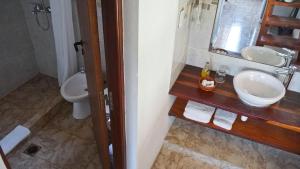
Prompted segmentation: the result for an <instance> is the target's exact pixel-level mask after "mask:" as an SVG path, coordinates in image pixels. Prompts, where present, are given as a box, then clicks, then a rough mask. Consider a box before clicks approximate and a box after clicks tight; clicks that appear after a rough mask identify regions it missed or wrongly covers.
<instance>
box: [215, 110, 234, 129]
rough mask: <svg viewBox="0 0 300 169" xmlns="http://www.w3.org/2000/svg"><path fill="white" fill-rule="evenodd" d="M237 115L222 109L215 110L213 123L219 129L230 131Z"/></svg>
mask: <svg viewBox="0 0 300 169" xmlns="http://www.w3.org/2000/svg"><path fill="white" fill-rule="evenodd" d="M236 117H237V115H236V114H234V113H231V112H228V111H225V110H222V109H217V111H216V113H215V116H214V121H213V123H214V124H215V125H217V126H219V127H222V128H225V129H226V130H231V128H232V125H233V123H234V122H235V120H236Z"/></svg>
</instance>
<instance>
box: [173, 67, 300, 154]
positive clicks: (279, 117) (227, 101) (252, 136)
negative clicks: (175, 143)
mask: <svg viewBox="0 0 300 169" xmlns="http://www.w3.org/2000/svg"><path fill="white" fill-rule="evenodd" d="M200 71H201V69H200V68H198V67H194V66H190V65H186V66H185V67H184V69H183V71H182V72H181V73H180V75H179V77H178V79H177V80H176V81H175V83H174V85H173V87H172V88H171V90H170V94H172V95H174V96H177V98H176V100H175V102H174V104H173V106H172V108H171V110H170V112H169V115H170V116H175V117H177V118H180V119H184V120H189V119H186V118H185V117H184V116H183V113H184V109H185V106H186V104H187V102H188V100H192V101H196V102H200V103H203V104H207V105H210V106H214V107H217V108H221V109H224V110H227V111H231V112H233V113H237V114H239V115H245V116H248V117H249V118H248V120H247V121H246V122H242V121H241V120H240V118H238V119H237V120H236V122H235V123H234V125H233V129H232V130H230V131H227V130H225V129H222V128H220V127H218V126H215V125H214V124H213V123H212V122H210V123H208V124H204V123H200V122H196V123H198V124H200V125H203V126H206V127H209V128H213V129H216V130H220V131H222V132H226V133H229V134H233V135H236V136H239V137H243V138H246V139H249V140H253V141H256V142H259V143H262V144H266V145H270V146H273V147H276V148H279V149H282V150H286V151H289V152H292V153H296V154H300V144H299V143H300V132H299V130H298V129H300V128H299V127H300V94H299V93H295V92H290V91H287V94H286V96H285V97H284V98H283V99H282V100H281V101H280V102H278V103H276V104H274V105H272V106H270V107H268V108H254V107H250V106H247V105H245V104H243V103H242V102H241V101H240V100H239V98H238V96H237V94H236V93H235V91H234V88H233V84H232V79H233V77H232V76H227V78H226V82H225V83H223V84H219V85H218V86H217V87H216V89H215V90H214V91H213V92H205V91H202V90H200V89H199V88H198V80H199V72H200ZM189 121H192V120H189ZM194 122H195V121H194ZM270 122H271V123H270ZM272 122H274V123H272ZM277 123H278V124H283V125H274V124H277ZM286 126H291V127H286ZM295 128H296V130H295Z"/></svg>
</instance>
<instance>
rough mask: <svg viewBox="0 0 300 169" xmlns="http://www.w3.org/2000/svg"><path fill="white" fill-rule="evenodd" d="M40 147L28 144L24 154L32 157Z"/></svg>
mask: <svg viewBox="0 0 300 169" xmlns="http://www.w3.org/2000/svg"><path fill="white" fill-rule="evenodd" d="M41 148H42V147H41V146H38V145H35V144H30V145H29V146H28V147H27V148H26V149H25V151H24V153H25V154H27V155H30V156H32V157H33V156H34V155H35V154H36V153H37V152H39V150H40V149H41Z"/></svg>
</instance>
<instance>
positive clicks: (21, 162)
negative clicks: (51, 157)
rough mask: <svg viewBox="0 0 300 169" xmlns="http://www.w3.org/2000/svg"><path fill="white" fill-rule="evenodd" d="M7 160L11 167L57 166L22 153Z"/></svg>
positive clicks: (39, 168)
mask: <svg viewBox="0 0 300 169" xmlns="http://www.w3.org/2000/svg"><path fill="white" fill-rule="evenodd" d="M8 162H9V164H10V166H11V168H12V169H58V168H57V166H55V165H54V164H52V163H50V162H48V161H46V160H42V159H39V158H34V157H31V156H29V155H26V154H23V153H19V154H18V155H15V156H12V157H10V158H8Z"/></svg>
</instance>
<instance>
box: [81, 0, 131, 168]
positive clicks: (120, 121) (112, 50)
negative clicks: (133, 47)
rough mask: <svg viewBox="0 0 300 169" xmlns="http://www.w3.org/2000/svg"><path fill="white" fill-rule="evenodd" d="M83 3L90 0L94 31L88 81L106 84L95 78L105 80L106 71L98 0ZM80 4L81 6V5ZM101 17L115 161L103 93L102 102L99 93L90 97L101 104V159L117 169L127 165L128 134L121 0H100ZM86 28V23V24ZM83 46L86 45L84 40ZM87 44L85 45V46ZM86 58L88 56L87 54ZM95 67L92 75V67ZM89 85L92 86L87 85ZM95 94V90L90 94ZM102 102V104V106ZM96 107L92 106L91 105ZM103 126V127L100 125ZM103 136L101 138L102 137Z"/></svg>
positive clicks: (97, 124)
mask: <svg viewBox="0 0 300 169" xmlns="http://www.w3.org/2000/svg"><path fill="white" fill-rule="evenodd" d="M79 1H80V2H81V3H84V4H87V6H86V7H87V8H88V9H87V13H88V14H87V16H85V17H86V18H85V19H86V20H89V21H88V26H87V27H88V29H90V31H91V33H92V35H91V34H90V35H88V36H89V37H90V42H88V43H91V44H88V45H90V46H91V50H92V51H93V53H92V55H93V56H92V58H90V59H94V60H95V62H88V67H87V66H86V70H87V72H86V73H87V80H88V85H91V87H95V86H93V85H98V88H103V86H102V85H103V84H99V83H94V82H99V81H102V82H103V75H102V74H101V70H102V69H101V64H99V63H101V61H100V48H99V38H98V37H99V32H98V20H97V5H96V4H97V3H96V0H87V1H85V2H82V1H81V0H79ZM78 7H79V8H80V6H78ZM101 9H102V20H103V34H104V48H105V60H106V77H107V80H106V82H107V87H108V98H109V99H108V100H109V103H110V116H111V142H112V146H113V160H112V165H110V164H108V161H107V155H108V154H107V153H108V149H107V148H108V147H107V141H103V139H104V140H106V136H105V135H106V134H107V133H106V131H104V129H103V127H104V125H103V123H104V121H103V120H104V118H105V116H104V114H103V113H104V112H103V105H102V103H103V101H104V95H103V93H102V92H101V91H98V93H95V94H96V95H98V94H99V92H101V93H100V95H99V97H100V102H102V103H100V105H99V103H95V102H97V101H99V98H97V97H90V101H91V103H94V104H91V106H92V107H93V106H97V104H98V106H100V109H97V108H95V109H94V110H98V111H97V112H93V114H94V115H93V116H92V119H93V124H94V131H95V136H96V142H97V145H98V148H99V150H100V151H103V152H100V155H101V160H102V162H103V163H104V166H103V168H104V169H106V168H107V169H108V168H114V169H126V135H125V100H124V98H125V93H124V65H123V19H122V18H123V14H122V10H123V9H122V0H101ZM84 28H85V29H86V27H84ZM83 46H85V44H84V42H83ZM84 48H85V47H84ZM85 60H86V61H88V60H87V58H85ZM89 61H91V60H89ZM88 70H92V72H91V74H93V73H95V74H93V75H91V76H89V71H88ZM88 88H90V86H88ZM91 95H92V94H91ZM101 105H102V106H101ZM98 108H99V107H98ZM92 109H93V108H92ZM101 128H102V129H101ZM101 139H102V140H101Z"/></svg>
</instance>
